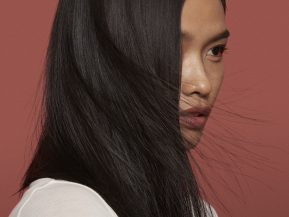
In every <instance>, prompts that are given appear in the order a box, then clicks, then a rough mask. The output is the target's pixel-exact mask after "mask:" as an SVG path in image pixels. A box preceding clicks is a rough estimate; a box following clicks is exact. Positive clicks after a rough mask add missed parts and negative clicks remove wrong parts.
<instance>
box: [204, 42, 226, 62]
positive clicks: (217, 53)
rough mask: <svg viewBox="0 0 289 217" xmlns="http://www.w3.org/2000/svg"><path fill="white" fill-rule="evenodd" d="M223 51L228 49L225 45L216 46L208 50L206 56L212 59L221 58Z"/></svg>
mask: <svg viewBox="0 0 289 217" xmlns="http://www.w3.org/2000/svg"><path fill="white" fill-rule="evenodd" d="M225 50H228V48H227V47H226V45H218V46H215V47H213V48H212V49H210V50H209V52H208V55H209V56H212V57H214V58H215V57H216V58H218V59H219V58H220V57H222V56H223V53H224V51H225Z"/></svg>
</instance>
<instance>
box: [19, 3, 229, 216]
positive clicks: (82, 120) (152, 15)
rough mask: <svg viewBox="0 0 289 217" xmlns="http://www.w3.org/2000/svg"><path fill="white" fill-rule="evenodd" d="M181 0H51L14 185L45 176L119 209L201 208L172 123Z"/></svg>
mask: <svg viewBox="0 0 289 217" xmlns="http://www.w3.org/2000/svg"><path fill="white" fill-rule="evenodd" d="M222 4H223V6H224V9H225V8H226V4H225V1H223V0H222ZM182 5H183V0H158V1H156V0H145V1H144V0H133V1H128V0H118V1H112V0H98V1H94V0H81V1H78V0H59V3H58V7H57V11H56V15H55V19H54V22H53V27H52V31H51V36H50V42H49V47H48V51H47V58H46V65H45V66H46V67H45V75H44V97H43V104H42V117H41V118H42V120H43V122H42V126H41V127H42V130H41V135H40V138H39V140H38V144H37V147H36V150H35V153H34V156H33V159H32V162H31V163H30V165H29V168H28V169H27V171H26V173H25V176H24V177H23V182H22V186H21V189H20V190H19V191H23V190H24V189H25V188H26V187H28V186H29V184H30V183H31V182H32V181H34V180H36V179H38V178H43V177H51V178H55V179H62V180H68V181H74V182H78V183H81V184H84V185H87V186H89V187H91V188H92V189H94V190H95V191H96V192H98V193H99V194H100V195H101V196H102V197H103V198H104V199H105V201H106V202H107V203H108V204H109V205H110V206H111V207H112V208H113V210H114V211H115V212H116V213H117V215H118V216H119V217H192V216H195V217H201V216H206V214H205V207H204V204H203V201H202V200H201V198H200V193H199V190H198V185H197V182H196V180H195V177H194V174H193V173H192V170H191V166H190V163H189V160H188V157H187V155H186V149H185V147H184V141H183V138H182V136H181V133H180V129H179V124H178V122H179V120H178V113H179V110H178V109H179V108H178V100H179V71H180V67H181V66H180V64H181V60H180V52H179V51H180V16H181V9H182ZM19 191H18V192H19Z"/></svg>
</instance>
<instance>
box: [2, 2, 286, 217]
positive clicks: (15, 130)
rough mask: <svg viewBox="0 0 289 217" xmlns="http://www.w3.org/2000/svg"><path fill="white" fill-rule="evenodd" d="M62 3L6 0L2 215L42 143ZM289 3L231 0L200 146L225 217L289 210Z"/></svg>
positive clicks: (281, 216) (279, 214)
mask: <svg viewBox="0 0 289 217" xmlns="http://www.w3.org/2000/svg"><path fill="white" fill-rule="evenodd" d="M56 4H57V1H36V0H30V1H17V3H16V2H15V1H6V2H5V3H2V2H1V7H0V27H1V34H0V48H1V52H0V100H1V106H0V120H1V121H0V148H1V149H0V153H1V163H0V170H1V185H0V192H1V194H0V200H1V202H0V203H1V209H0V216H8V214H9V213H10V211H11V209H12V208H13V207H14V206H15V204H16V202H17V201H18V198H17V196H11V195H12V194H13V193H14V192H15V191H16V188H17V187H18V185H19V181H20V178H21V177H22V175H23V172H24V168H26V166H27V165H28V162H29V160H30V157H31V151H32V149H31V147H33V146H34V144H35V137H33V129H34V124H35V121H36V118H35V115H36V113H35V111H34V110H33V102H34V99H35V97H39V96H40V95H39V93H38V95H36V94H37V92H36V88H37V85H38V81H39V79H40V76H41V73H42V66H43V65H42V64H43V60H44V55H45V50H46V47H47V43H48V34H49V30H50V27H51V23H52V18H53V15H54V12H55V6H56ZM288 8H289V2H288V1H287V0H277V1H258V2H257V1H249V0H243V1H229V2H228V12H227V26H228V28H229V30H230V31H231V38H230V40H229V44H228V47H229V50H228V51H227V53H226V54H225V56H224V61H225V67H226V71H225V79H224V83H223V87H222V89H221V92H220V95H219V97H218V99H217V102H216V107H215V109H214V110H213V113H212V115H211V119H209V121H208V123H207V126H206V130H205V132H204V136H203V138H202V141H201V143H200V144H199V146H198V148H197V150H196V152H195V153H194V155H195V157H196V158H197V159H198V160H199V162H200V164H201V166H202V168H203V171H204V173H205V175H206V177H207V178H208V180H209V183H210V184H211V186H212V188H213V189H214V192H213V191H211V190H209V188H208V184H206V182H205V181H204V179H203V178H202V177H201V176H199V179H200V182H201V183H202V186H203V187H204V188H205V189H206V192H207V194H208V197H209V202H211V203H212V204H213V206H214V207H215V208H216V210H217V212H218V214H219V216H220V217H227V216H228V217H229V216H233V217H261V216H262V217H272V216H274V217H275V216H276V217H288V216H289V204H287V201H288V198H289V184H288V183H289V170H288V168H289V133H288V129H289V94H288V93H289V86H288V84H289V60H288V59H287V58H288V51H289V44H288V38H289V28H288V27H289V15H288ZM37 99H39V98H37ZM230 112H234V113H237V114H239V115H243V116H246V117H252V118H258V119H266V120H267V122H264V123H260V122H256V121H250V120H248V119H244V118H242V117H240V116H237V115H232V114H231V113H230ZM197 153H204V157H202V155H201V154H197ZM214 193H215V194H214ZM215 195H217V197H216V196H215ZM218 199H219V200H220V201H221V202H222V203H223V205H224V206H225V207H226V208H227V210H228V212H226V211H225V209H224V208H222V206H221V204H220V203H219V202H218Z"/></svg>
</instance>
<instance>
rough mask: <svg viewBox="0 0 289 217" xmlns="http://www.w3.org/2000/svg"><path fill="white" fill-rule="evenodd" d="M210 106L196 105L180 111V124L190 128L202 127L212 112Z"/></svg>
mask: <svg viewBox="0 0 289 217" xmlns="http://www.w3.org/2000/svg"><path fill="white" fill-rule="evenodd" d="M210 111H211V109H210V107H208V106H205V107H201V106H196V107H192V108H189V109H187V110H183V111H181V112H180V118H179V121H180V124H181V125H183V126H185V127H187V128H189V129H202V128H203V127H204V126H205V123H206V121H207V117H208V116H209V114H210Z"/></svg>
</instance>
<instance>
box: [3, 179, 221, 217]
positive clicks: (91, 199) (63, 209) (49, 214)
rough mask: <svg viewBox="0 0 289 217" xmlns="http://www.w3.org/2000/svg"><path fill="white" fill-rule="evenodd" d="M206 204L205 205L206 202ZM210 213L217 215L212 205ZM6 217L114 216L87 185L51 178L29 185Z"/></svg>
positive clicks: (215, 216) (101, 199) (115, 216)
mask: <svg viewBox="0 0 289 217" xmlns="http://www.w3.org/2000/svg"><path fill="white" fill-rule="evenodd" d="M206 205H208V204H207V203H206ZM211 209H212V211H213V216H212V217H218V216H217V214H216V211H215V210H214V209H213V208H212V206H211ZM8 217H118V216H117V214H116V213H115V212H114V211H113V209H112V208H111V207H110V206H109V205H108V204H107V203H106V202H105V201H104V199H103V198H102V197H101V196H100V195H99V194H98V193H97V192H95V191H94V190H92V189H91V188H89V187H88V186H85V185H82V184H79V183H75V182H70V181H66V180H56V179H52V178H41V179H37V180H35V181H34V182H32V183H31V184H30V185H29V188H28V189H27V190H26V191H25V193H24V194H23V196H22V198H21V199H20V201H19V202H18V203H17V204H16V206H15V207H14V208H13V210H12V211H11V213H10V215H9V216H8Z"/></svg>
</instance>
